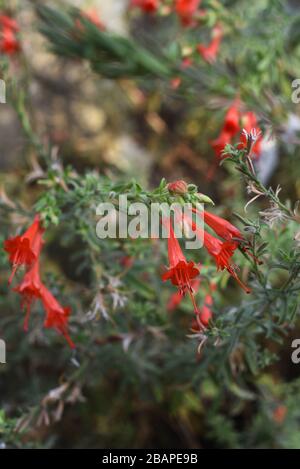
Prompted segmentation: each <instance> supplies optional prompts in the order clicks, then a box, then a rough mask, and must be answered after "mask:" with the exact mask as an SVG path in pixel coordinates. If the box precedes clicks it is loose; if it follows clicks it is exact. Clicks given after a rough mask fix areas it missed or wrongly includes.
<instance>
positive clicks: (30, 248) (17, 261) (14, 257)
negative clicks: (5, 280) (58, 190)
mask: <svg viewBox="0 0 300 469" xmlns="http://www.w3.org/2000/svg"><path fill="white" fill-rule="evenodd" d="M43 234H44V229H43V228H42V227H41V224H40V219H39V216H38V215H37V216H36V217H35V219H34V222H33V223H32V225H31V226H30V227H29V228H28V229H27V230H26V231H25V233H24V234H23V235H21V236H16V237H15V238H11V239H7V240H6V241H4V250H5V251H6V252H7V253H8V254H9V260H10V262H11V264H12V274H11V276H10V278H9V283H11V282H12V279H13V277H14V275H15V273H16V271H17V269H18V267H19V266H21V265H26V266H27V267H29V266H30V265H32V264H33V263H34V262H35V261H36V260H37V259H38V257H39V255H40V252H41V246H42V243H43V241H42V236H43Z"/></svg>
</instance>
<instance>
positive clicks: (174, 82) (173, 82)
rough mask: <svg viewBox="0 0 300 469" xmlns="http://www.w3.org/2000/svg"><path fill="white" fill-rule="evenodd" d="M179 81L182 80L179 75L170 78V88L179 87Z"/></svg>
mask: <svg viewBox="0 0 300 469" xmlns="http://www.w3.org/2000/svg"><path fill="white" fill-rule="evenodd" d="M181 82H182V80H181V78H180V77H174V78H172V80H171V83H170V84H171V88H172V90H177V89H178V88H179V86H180V85H181Z"/></svg>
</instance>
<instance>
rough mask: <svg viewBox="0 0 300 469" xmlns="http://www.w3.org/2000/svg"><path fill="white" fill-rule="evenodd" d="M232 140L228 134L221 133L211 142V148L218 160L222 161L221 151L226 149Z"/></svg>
mask: <svg viewBox="0 0 300 469" xmlns="http://www.w3.org/2000/svg"><path fill="white" fill-rule="evenodd" d="M231 140H232V136H231V134H230V133H228V132H225V131H222V132H221V133H220V135H219V137H217V138H216V139H215V140H213V141H211V142H210V144H211V146H212V147H213V149H214V151H215V155H216V157H217V158H219V159H223V158H224V155H223V150H224V148H225V147H226V145H228V144H230V143H231Z"/></svg>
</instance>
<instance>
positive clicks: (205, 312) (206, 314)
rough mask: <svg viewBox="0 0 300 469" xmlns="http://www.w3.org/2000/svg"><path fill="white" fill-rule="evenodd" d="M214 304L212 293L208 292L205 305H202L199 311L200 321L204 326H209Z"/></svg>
mask: <svg viewBox="0 0 300 469" xmlns="http://www.w3.org/2000/svg"><path fill="white" fill-rule="evenodd" d="M212 305H213V297H212V296H211V295H210V294H208V295H206V296H205V299H204V305H203V306H202V308H201V309H200V312H199V319H200V323H201V324H203V326H205V327H207V326H208V324H209V321H210V320H211V319H212V317H213V312H212V309H211V307H212Z"/></svg>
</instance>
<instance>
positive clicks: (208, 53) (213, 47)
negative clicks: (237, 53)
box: [197, 25, 223, 63]
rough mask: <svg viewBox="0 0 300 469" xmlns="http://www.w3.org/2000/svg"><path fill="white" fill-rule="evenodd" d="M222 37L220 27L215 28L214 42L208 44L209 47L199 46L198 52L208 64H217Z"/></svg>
mask: <svg viewBox="0 0 300 469" xmlns="http://www.w3.org/2000/svg"><path fill="white" fill-rule="evenodd" d="M222 37H223V32H222V28H221V26H220V25H217V26H215V27H214V28H213V34H212V40H211V42H210V44H208V45H207V46H204V45H203V44H198V46H197V50H198V52H199V54H200V55H201V56H202V57H203V59H204V60H205V61H206V62H208V63H213V62H215V60H216V58H217V55H218V52H219V49H220V44H221V41H222Z"/></svg>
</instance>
